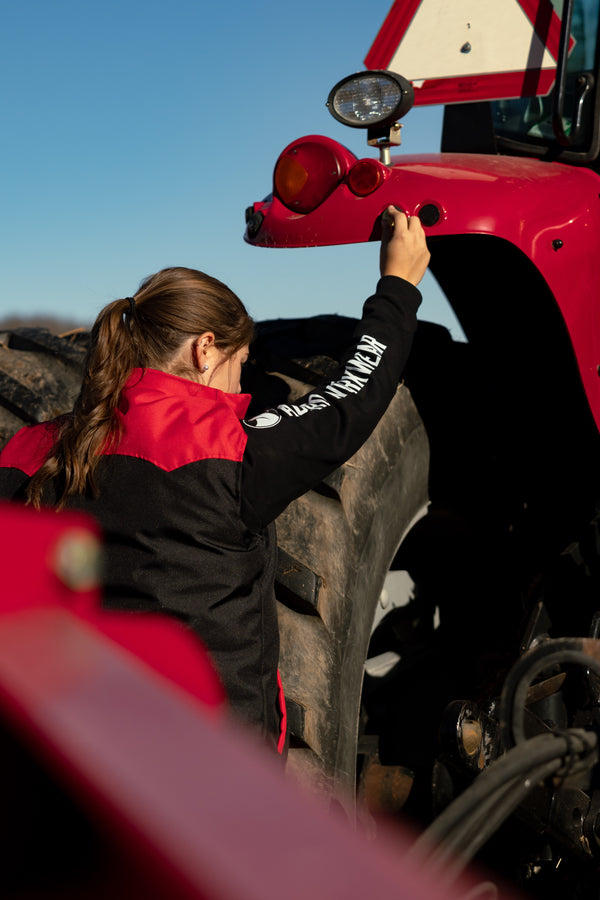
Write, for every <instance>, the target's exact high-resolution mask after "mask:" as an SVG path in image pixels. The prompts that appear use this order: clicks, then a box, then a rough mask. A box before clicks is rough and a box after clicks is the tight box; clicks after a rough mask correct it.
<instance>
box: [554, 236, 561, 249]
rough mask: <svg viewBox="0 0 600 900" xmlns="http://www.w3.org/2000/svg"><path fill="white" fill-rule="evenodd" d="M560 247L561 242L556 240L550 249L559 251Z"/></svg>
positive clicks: (558, 239)
mask: <svg viewBox="0 0 600 900" xmlns="http://www.w3.org/2000/svg"><path fill="white" fill-rule="evenodd" d="M562 246H563V242H562V241H561V239H560V238H556V239H555V240H554V241H552V249H553V250H560V248H561V247H562Z"/></svg>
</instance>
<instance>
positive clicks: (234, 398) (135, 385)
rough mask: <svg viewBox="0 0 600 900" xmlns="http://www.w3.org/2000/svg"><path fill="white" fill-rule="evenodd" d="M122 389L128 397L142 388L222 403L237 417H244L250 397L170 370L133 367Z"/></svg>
mask: <svg viewBox="0 0 600 900" xmlns="http://www.w3.org/2000/svg"><path fill="white" fill-rule="evenodd" d="M123 390H124V391H128V392H130V398H131V396H132V395H133V396H135V394H137V393H140V392H142V391H144V390H150V391H153V392H157V393H159V394H164V395H169V396H171V397H180V398H181V399H182V400H183V401H185V402H186V403H190V402H194V401H196V400H204V401H205V402H209V403H224V404H225V405H226V406H228V407H229V408H230V409H231V410H232V411H233V412H234V413H235V415H236V416H237V418H238V419H243V418H244V416H245V415H246V412H247V410H248V407H249V405H250V400H251V399H252V398H251V396H250V394H229V393H227V392H226V391H220V390H219V389H218V388H211V387H206V385H204V384H199V383H198V382H197V381H190V379H188V378H180V377H179V375H171V373H170V372H163V371H161V370H160V369H148V368H144V369H142V368H136V369H133V371H132V372H131V375H130V376H129V378H128V379H127V381H126V382H125V387H124V388H123Z"/></svg>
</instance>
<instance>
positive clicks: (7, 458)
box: [0, 422, 56, 478]
mask: <svg viewBox="0 0 600 900" xmlns="http://www.w3.org/2000/svg"><path fill="white" fill-rule="evenodd" d="M55 432H56V423H55V422H42V424H41V425H26V426H25V428H21V430H20V431H17V433H16V434H15V435H14V437H12V438H11V440H10V441H9V442H8V444H7V445H6V447H5V448H4V450H3V451H2V453H0V467H2V468H7V469H19V470H20V471H21V472H24V473H25V474H26V475H28V476H29V478H31V477H32V476H33V475H35V473H36V472H37V470H38V469H39V468H40V466H41V465H42V464H43V463H44V461H45V459H46V456H47V455H48V453H49V452H50V449H51V448H52V444H53V443H54V435H55Z"/></svg>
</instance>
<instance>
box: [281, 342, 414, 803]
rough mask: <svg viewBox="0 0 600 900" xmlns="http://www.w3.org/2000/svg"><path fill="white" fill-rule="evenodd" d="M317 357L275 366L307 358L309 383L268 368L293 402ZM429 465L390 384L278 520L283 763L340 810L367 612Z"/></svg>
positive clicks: (350, 788)
mask: <svg viewBox="0 0 600 900" xmlns="http://www.w3.org/2000/svg"><path fill="white" fill-rule="evenodd" d="M325 362H326V361H325V360H324V359H323V357H318V358H317V359H314V360H312V359H310V358H308V359H307V358H303V359H302V360H301V361H300V360H295V361H292V363H291V367H290V366H289V365H284V366H283V368H284V369H286V370H287V371H290V370H293V371H294V374H295V375H296V374H299V371H298V369H295V370H294V369H293V367H294V366H296V365H298V364H301V365H302V366H307V367H308V374H310V375H311V377H310V381H308V379H307V382H308V383H305V382H302V381H300V380H298V379H296V378H293V377H290V376H289V375H288V374H286V373H278V372H271V373H270V377H271V378H280V379H282V380H284V381H285V382H286V384H287V386H288V390H289V393H288V396H287V399H288V400H289V401H290V402H293V400H294V399H295V398H297V397H299V396H301V395H302V394H304V393H306V391H307V390H309V389H310V387H311V384H314V383H315V381H316V380H317V378H318V377H319V375H320V374H322V373H323V370H324V369H326V368H327V365H326V364H325V365H324V363H325ZM330 362H332V361H330ZM315 370H317V371H316V372H315ZM313 376H314V377H313ZM428 471H429V445H428V440H427V435H426V432H425V428H424V426H423V423H422V421H421V418H420V416H419V414H418V412H417V410H416V407H415V405H414V403H413V401H412V398H411V396H410V393H409V391H408V389H407V388H406V387H405V386H404V385H400V386H399V387H398V389H397V392H396V395H395V397H394V399H393V400H392V403H391V404H390V406H389V408H388V410H387V412H386V414H385V415H384V417H383V418H382V419H381V421H380V422H379V424H378V425H377V427H376V429H375V430H374V432H373V433H372V435H371V436H370V438H369V439H368V441H367V442H366V443H365V444H364V445H363V446H362V447H361V449H360V450H359V451H358V452H357V453H356V454H355V455H354V456H353V457H352V458H351V459H349V460H348V461H347V462H346V463H345V464H344V465H342V466H341V467H340V468H339V469H337V470H336V471H335V472H333V473H332V474H331V475H330V476H329V477H328V478H327V479H326V480H325V481H324V482H323V483H322V484H320V485H318V486H317V487H316V488H315V489H314V490H311V491H308V492H307V493H306V494H304V495H303V496H301V497H299V498H298V499H297V500H295V501H294V502H293V503H291V504H290V505H289V506H288V508H287V509H286V510H285V511H284V512H283V513H282V515H281V516H279V518H278V519H277V522H276V526H277V537H278V547H279V561H278V567H277V575H276V584H275V591H276V596H277V600H278V615H279V629H280V636H281V653H280V672H281V677H282V682H283V687H284V692H285V696H286V702H287V709H288V734H289V739H290V747H289V752H288V763H287V770H288V773H290V774H291V775H292V776H293V777H294V778H295V779H296V780H298V781H300V782H302V783H303V784H304V785H305V786H306V785H307V786H308V787H309V789H312V790H313V791H314V792H315V793H319V794H320V795H325V796H326V797H328V798H330V799H332V800H333V799H334V798H335V801H336V802H338V803H341V804H342V805H343V806H344V808H345V809H346V811H347V812H348V814H349V815H350V816H352V815H353V811H354V798H355V783H356V769H357V741H358V731H359V717H360V704H361V690H362V683H363V673H364V665H365V661H366V657H367V652H368V647H369V641H370V637H371V633H372V629H373V623H374V620H375V614H376V610H377V607H378V603H379V600H380V597H381V593H382V589H383V587H384V582H385V579H386V576H387V574H388V571H389V569H390V565H391V563H392V561H393V559H394V556H395V555H396V552H397V550H398V547H399V545H400V543H401V542H402V539H403V538H404V536H405V535H406V534H407V533H408V532H409V531H410V529H411V527H412V525H413V523H414V522H416V521H417V520H418V519H420V518H421V517H422V516H423V515H424V513H425V511H426V508H427V504H428V493H427V484H428Z"/></svg>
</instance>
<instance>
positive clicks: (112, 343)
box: [27, 268, 253, 508]
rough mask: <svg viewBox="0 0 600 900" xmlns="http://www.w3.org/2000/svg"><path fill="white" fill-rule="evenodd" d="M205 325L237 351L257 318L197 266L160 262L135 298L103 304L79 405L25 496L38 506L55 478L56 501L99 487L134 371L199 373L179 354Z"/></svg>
mask: <svg viewBox="0 0 600 900" xmlns="http://www.w3.org/2000/svg"><path fill="white" fill-rule="evenodd" d="M205 332H213V334H214V335H215V346H216V347H218V348H219V349H220V350H222V351H224V352H225V353H227V354H230V353H231V354H233V353H235V352H236V351H237V350H239V349H240V348H241V347H243V346H245V345H246V344H249V343H250V341H251V339H252V334H253V322H252V319H251V318H250V316H249V315H248V313H247V312H246V309H245V307H244V305H243V303H242V302H241V300H240V299H239V298H238V297H237V296H236V295H235V294H234V293H233V291H231V290H230V289H229V288H228V287H227V285H225V284H223V283H222V282H220V281H218V280H217V279H216V278H212V277H211V276H210V275H205V274H204V273H203V272H198V271H197V270H195V269H186V268H169V269H162V270H161V271H160V272H157V273H156V275H150V276H149V277H148V278H146V279H145V280H144V281H142V283H141V285H140V287H139V290H138V291H137V292H136V294H135V296H134V297H132V298H129V297H127V298H124V299H122V300H115V301H114V302H113V303H109V304H108V306H105V307H104V309H103V310H102V311H101V312H100V314H99V316H98V318H97V319H96V321H95V323H94V326H93V328H92V332H91V340H90V348H89V351H88V355H87V360H86V365H85V370H84V376H83V383H82V386H81V391H80V393H79V396H78V398H77V400H76V402H75V406H74V408H73V412H72V413H70V414H69V415H68V416H65V417H63V418H62V419H61V420H59V421H58V422H57V437H56V440H55V443H54V446H53V447H52V450H51V451H50V454H49V456H48V457H47V459H46V461H45V462H44V464H43V465H42V467H41V468H40V469H39V470H38V472H37V473H36V474H35V475H34V476H33V478H32V479H31V481H30V483H29V485H28V489H27V502H28V503H31V504H32V505H33V506H35V507H39V506H40V504H41V500H42V494H43V490H44V485H45V483H46V482H47V481H48V479H50V478H54V477H56V478H57V484H59V485H60V488H59V501H58V504H57V507H58V508H60V507H61V506H63V505H64V503H65V501H66V499H67V497H69V496H71V495H73V494H81V493H84V492H86V491H90V492H92V494H97V486H96V482H95V478H94V472H95V469H96V466H97V464H98V462H99V459H100V457H101V454H102V450H103V449H105V448H107V447H114V446H116V445H118V442H119V439H120V436H121V423H120V419H119V416H118V415H117V407H118V403H119V398H120V395H121V391H122V390H123V387H124V386H125V383H126V381H127V379H128V378H129V376H130V374H131V371H132V370H133V369H134V368H136V367H138V366H139V367H149V368H154V369H163V370H165V371H170V372H172V373H173V374H176V375H182V376H184V377H188V378H192V379H195V378H197V375H198V373H197V371H195V370H194V369H193V367H192V364H191V362H190V365H189V367H185V365H183V366H182V365H175V364H174V359H175V358H176V357H177V355H178V351H179V350H180V349H181V346H182V344H183V343H184V342H185V341H186V340H187V339H188V338H189V337H190V336H193V335H201V334H204V333H205Z"/></svg>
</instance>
